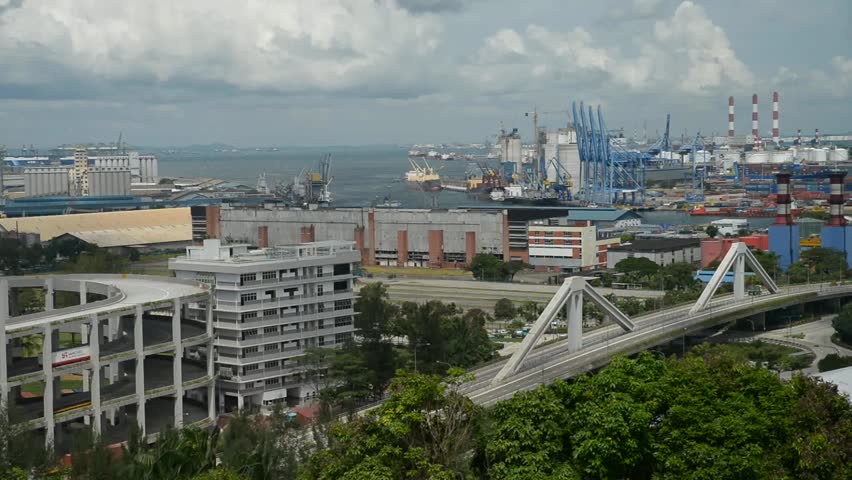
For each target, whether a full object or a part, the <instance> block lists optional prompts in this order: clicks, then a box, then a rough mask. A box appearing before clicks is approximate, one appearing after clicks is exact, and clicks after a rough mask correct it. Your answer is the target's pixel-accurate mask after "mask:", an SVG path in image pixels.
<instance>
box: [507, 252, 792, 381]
mask: <svg viewBox="0 0 852 480" xmlns="http://www.w3.org/2000/svg"><path fill="white" fill-rule="evenodd" d="M746 264H748V265H749V267H751V269H752V270H753V271H754V273H755V274H756V275H757V277H758V278H759V279H760V280H761V281H762V282H763V284H764V285H765V286H766V288H767V290H768V291H769V293H770V294H775V293H778V292H779V290H778V286H777V285H776V284H775V281H773V280H772V277H770V276H769V274H768V273H767V272H766V270H765V269H764V268H763V266H761V265H760V262H758V261H757V258H755V256H754V254H752V253H751V251H750V250H749V249H748V246H747V245H746V244H745V243H742V242H737V243H734V244H733V245H731V248H730V249H729V250H728V253H727V254H725V257H724V258H723V259H722V262H721V263H720V264H719V267H718V268H717V269H716V272H715V273H714V274H713V277H712V278H711V279H710V281H709V282H708V283H707V286H706V287H705V288H704V290H703V291H702V292H701V296H700V297H699V298H698V300H697V301H696V302H695V304H694V305H693V306H692V308H691V309H690V310H689V316H692V315H697V314H700V313H701V312H702V311H704V309H705V308H706V307H707V305H708V304H709V302H710V300H711V299H712V298H713V295H714V294H715V293H716V291H717V290H718V289H719V286H721V284H722V282H723V280H724V279H725V276H726V275H727V273H728V272H729V271H731V270H732V269H733V272H734V301H735V302H736V301H741V300H744V299H745V298H746V293H745V266H746ZM584 297H588V298H589V300H591V301H592V302H593V303H595V304H596V305H598V306H599V307H601V308H602V309H603V310H604V313H605V314H606V315H608V316H609V317H610V318H612V319H613V320H614V321H615V322H616V323H617V324H618V325H619V326H621V328H622V329H623V330H624V331H625V332H633V331H634V330H636V328H637V327H636V324H635V323H634V322H633V320H631V319H630V318H629V317H628V316H627V315H625V314H624V313H623V312H622V311H621V310H619V309H618V307H616V306H615V305H613V304H612V303H611V302H609V301H608V300H607V299H606V298H604V297H603V296H602V295H601V294H600V293H599V292H598V291H597V290H595V288H594V287H592V286H591V285H589V284H588V283H587V282H586V279H585V278H584V277H570V278H567V279H566V280H565V282H563V283H562V286H561V287H559V290H557V291H556V294H554V296H553V298H551V299H550V302H549V303H548V304H547V306H546V307H545V309H544V311H542V313H541V315H539V317H538V319H537V320H536V321H535V323H534V324H533V326H532V328H531V329H530V332H529V334H528V335H527V336H526V337H525V338H524V340H523V342H521V346H520V348H519V349H518V350H517V351H516V352H515V353H514V354H512V356H511V357H510V358H509V360H508V361H507V362H506V363H505V364H504V365H503V368H502V369H500V371H499V372H498V373H497V375H496V376H494V378H493V379H492V380H491V385H494V386H496V385H499V384H500V383H502V382H503V381H504V380H506V379H507V378H509V377H511V376H513V375H515V374H516V373H518V371H519V370H520V369H521V366H522V365H523V363H524V360H526V358H527V356H528V355H529V353H530V352H531V351H532V349H533V347H534V346H535V345H536V343H538V340H539V339H540V338H541V336H542V334H544V332H545V331H546V330H547V328H548V327H549V326H550V324H551V322H553V321H554V320H556V319H557V318H558V316H559V313H560V311H561V310H562V309H563V308H565V312H566V319H567V325H568V338H567V344H568V345H567V348H566V349H565V350H567V354H568V355H570V354H572V353H575V352H578V351H580V350H581V349H582V348H583V299H584Z"/></svg>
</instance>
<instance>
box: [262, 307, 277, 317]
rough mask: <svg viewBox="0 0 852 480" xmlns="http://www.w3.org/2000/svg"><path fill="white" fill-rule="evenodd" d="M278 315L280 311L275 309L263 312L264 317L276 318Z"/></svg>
mask: <svg viewBox="0 0 852 480" xmlns="http://www.w3.org/2000/svg"><path fill="white" fill-rule="evenodd" d="M277 314H278V310H275V309H274V308H273V309H271V310H264V311H263V316H264V317H274V316H276V315H277Z"/></svg>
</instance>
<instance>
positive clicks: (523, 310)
mask: <svg viewBox="0 0 852 480" xmlns="http://www.w3.org/2000/svg"><path fill="white" fill-rule="evenodd" d="M543 311H544V305H541V304H538V303H536V302H533V301H532V300H527V301H526V302H524V303H522V304H521V305H520V306H519V307H518V314H519V315H520V316H521V318H523V319H524V321H525V322H527V323H533V322H535V321H536V320H537V319H538V317H539V315H541V312H543Z"/></svg>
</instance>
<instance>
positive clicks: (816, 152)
mask: <svg viewBox="0 0 852 480" xmlns="http://www.w3.org/2000/svg"><path fill="white" fill-rule="evenodd" d="M826 160H828V152H827V151H826V149H824V148H815V149H813V161H814V163H825V162H826Z"/></svg>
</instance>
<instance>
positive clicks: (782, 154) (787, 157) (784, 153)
mask: <svg viewBox="0 0 852 480" xmlns="http://www.w3.org/2000/svg"><path fill="white" fill-rule="evenodd" d="M769 163H793V152H791V151H789V150H776V151H774V152H769Z"/></svg>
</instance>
